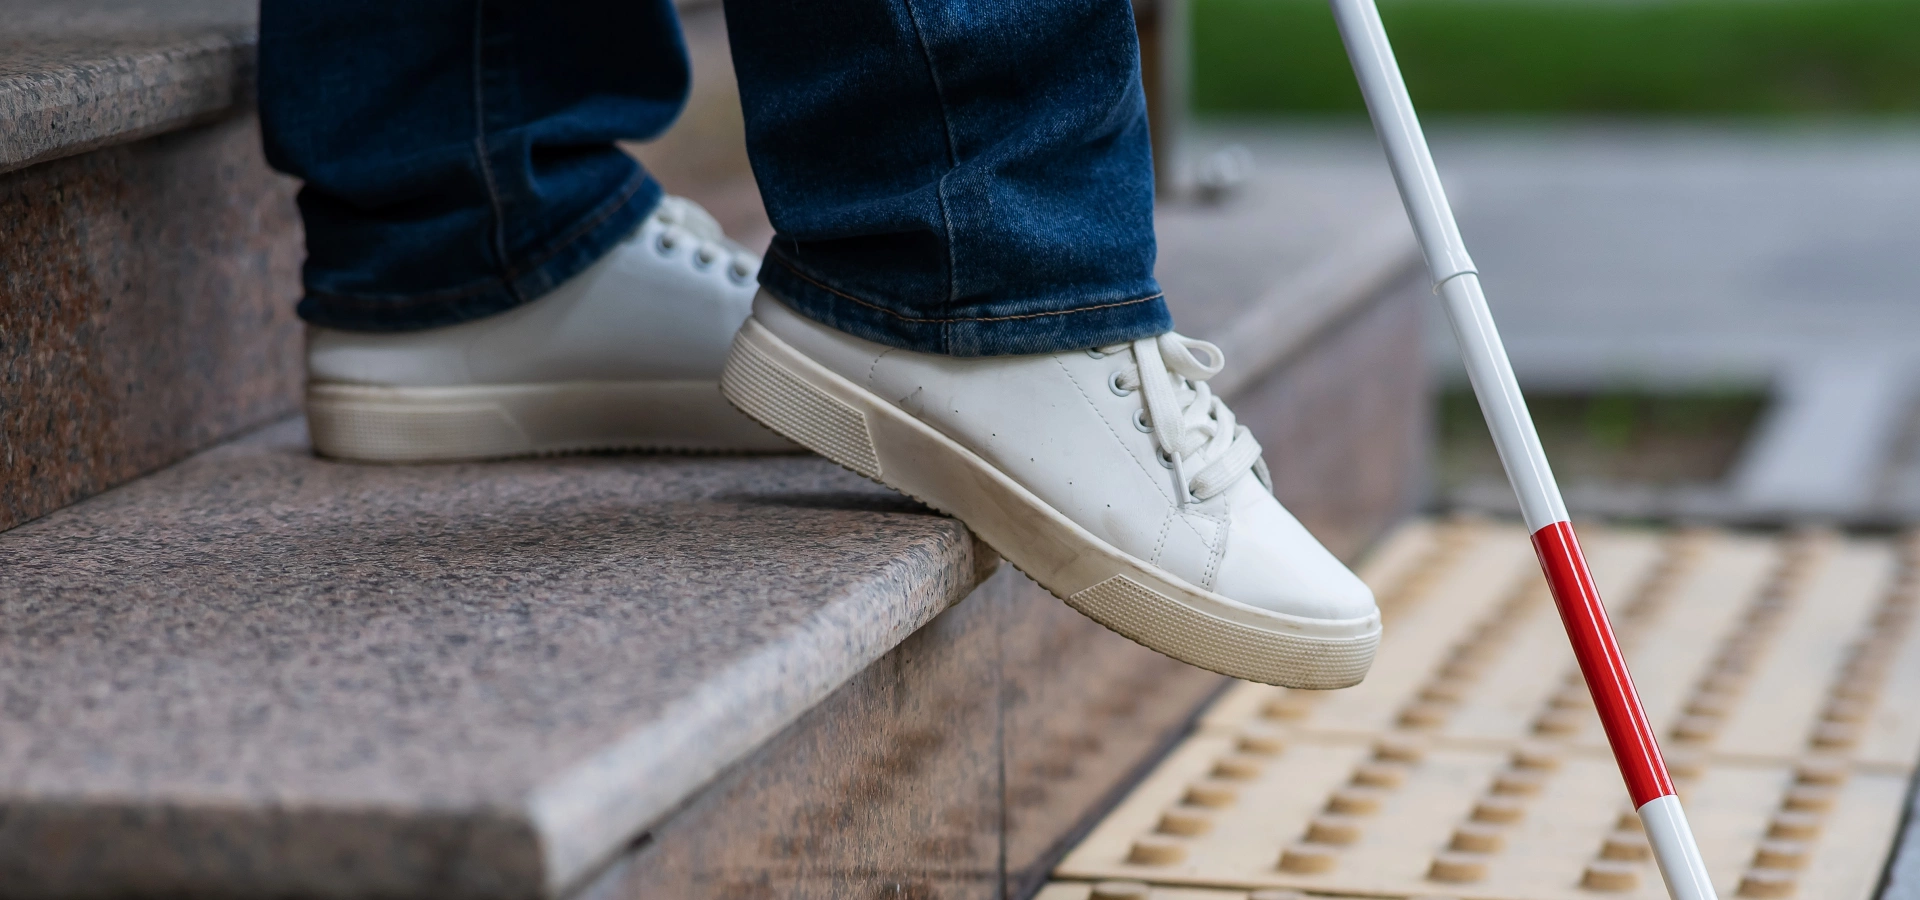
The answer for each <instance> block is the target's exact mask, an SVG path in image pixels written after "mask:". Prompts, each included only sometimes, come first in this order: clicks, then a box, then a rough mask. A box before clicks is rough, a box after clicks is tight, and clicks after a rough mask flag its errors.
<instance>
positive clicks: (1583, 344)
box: [1142, 0, 1920, 525]
mask: <svg viewBox="0 0 1920 900" xmlns="http://www.w3.org/2000/svg"><path fill="white" fill-rule="evenodd" d="M1380 7H1381V15H1382V17H1383V19H1384V20H1385V22H1386V25H1387V29H1388V31H1389V33H1390V35H1391V38H1392V40H1393V43H1394V48H1395V51H1396V53H1397V55H1398V57H1399V60H1400V64H1401V66H1402V68H1403V70H1404V72H1405V75H1406V79H1407V82H1408V84H1409V87H1410V90H1411V92H1412V95H1413V99H1414V102H1415V103H1416V104H1417V105H1418V107H1419V108H1420V110H1421V112H1422V116H1423V120H1424V122H1425V124H1426V127H1427V131H1428V136H1429V138H1430V140H1431V141H1432V144H1433V148H1434V154H1435V156H1436V158H1437V161H1438V164H1439V167H1440V171H1441V174H1442V176H1443V177H1444V178H1445V179H1446V181H1447V184H1448V187H1449V190H1450V192H1451V193H1452V195H1453V200H1454V205H1455V209H1456V211H1457V213H1458V215H1459V217H1460V221H1461V228H1462V231H1463V232H1464V234H1465V237H1466V239H1467V243H1468V246H1469V248H1470V249H1471V251H1472V252H1473V255H1474V258H1475V261H1476V262H1477V263H1478V265H1479V268H1480V271H1481V275H1482V278H1483V280H1484V283H1485V285H1486V288H1487V293H1488V296H1489V298H1490V302H1491V305H1492V307H1493V311H1494V315H1495V317H1496V320H1497V321H1498V322H1499V323H1500V325H1501V327H1502V331H1503V334H1504V337H1505V339H1506V342H1507V347H1508V350H1509V352H1510V353H1511V354H1512V356H1513V360H1514V364H1515V366H1516V369H1517V370H1518V373H1519V376H1520V380H1521V383H1522V385H1523V386H1524V387H1525V389H1526V390H1527V392H1528V396H1529V401H1530V403H1531V404H1532V406H1533V409H1534V413H1535V416H1536V418H1537V420H1538V422H1539V426H1540V429H1541V431H1542V438H1543V441H1544V443H1545V445H1546V448H1547V450H1548V452H1549V454H1550V456H1551V457H1552V459H1553V460H1554V462H1555V465H1556V468H1557V470H1558V473H1559V475H1560V478H1561V481H1562V484H1563V486H1564V487H1565V488H1566V490H1567V494H1568V500H1569V505H1570V506H1571V507H1572V509H1573V511H1574V512H1575V514H1576V515H1579V514H1587V515H1604V516H1610V517H1625V518H1660V519H1666V518H1679V519H1688V518H1714V519H1723V520H1731V521H1742V520H1750V521H1757V522H1764V521H1776V520H1789V519H1790V520H1795V521H1806V520H1809V519H1815V520H1832V521H1836V522H1844V523H1848V524H1866V525H1872V524H1883V523H1891V522H1896V521H1901V520H1907V519H1911V518H1913V517H1914V516H1915V515H1916V513H1920V417H1917V416H1916V413H1915V410H1916V404H1915V392H1914V390H1913V386H1914V381H1915V379H1914V375H1915V371H1914V363H1915V361H1916V359H1920V328H1917V327H1916V326H1920V304H1917V303H1916V302H1915V300H1916V285H1920V252H1916V250H1917V248H1916V247H1915V243H1916V235H1920V127H1917V126H1920V119H1917V118H1916V117H1915V114H1916V113H1917V112H1920V4H1915V3H1912V2H1909V0H1381V3H1380ZM1170 10H1173V7H1171V6H1168V5H1166V4H1161V5H1160V6H1159V7H1158V15H1159V19H1160V22H1161V25H1162V27H1163V29H1165V30H1166V31H1167V35H1166V36H1165V37H1167V38H1170V37H1171V35H1172V34H1173V32H1175V31H1177V30H1179V26H1181V25H1184V27H1185V29H1186V31H1187V38H1186V46H1187V47H1188V48H1189V50H1190V58H1189V66H1190V68H1189V69H1188V72H1189V75H1188V77H1189V78H1190V83H1189V84H1188V86H1187V87H1188V89H1187V91H1186V92H1185V96H1186V98H1187V99H1188V106H1187V108H1186V110H1185V111H1184V114H1183V115H1184V122H1185V124H1184V125H1183V126H1181V127H1180V131H1179V139H1180V141H1179V149H1178V153H1177V158H1178V159H1179V160H1181V165H1182V166H1183V167H1184V168H1183V172H1184V175H1185V177H1187V178H1188V179H1189V181H1190V182H1192V183H1190V184H1188V185H1187V186H1188V187H1189V188H1191V190H1189V192H1188V194H1187V195H1186V196H1188V197H1192V196H1195V195H1197V194H1209V193H1211V194H1212V195H1213V196H1214V198H1215V199H1216V200H1217V201H1218V202H1221V203H1225V204H1232V203H1235V202H1240V200H1241V198H1238V197H1236V196H1234V195H1233V193H1232V192H1231V191H1230V190H1228V191H1223V190H1221V189H1220V188H1219V187H1218V186H1217V185H1215V186H1213V187H1209V186H1208V184H1209V182H1210V181H1211V182H1219V181H1221V180H1222V179H1223V178H1224V180H1225V181H1228V182H1234V181H1235V179H1238V178H1243V177H1245V176H1244V174H1243V173H1239V172H1237V171H1236V166H1240V165H1245V166H1246V167H1247V168H1248V170H1249V171H1250V172H1254V173H1260V172H1266V171H1269V170H1276V169H1284V170H1289V171H1291V172H1293V173H1295V175H1296V176H1301V175H1304V174H1305V173H1318V174H1319V176H1320V177H1321V178H1322V179H1325V180H1340V179H1346V180H1347V181H1348V182H1351V183H1354V184H1356V185H1359V186H1357V187H1355V188H1353V189H1352V190H1351V196H1353V197H1354V198H1356V199H1354V201H1353V202H1355V203H1359V202H1361V200H1360V199H1358V198H1360V197H1363V196H1365V197H1367V198H1369V199H1371V197H1372V195H1371V194H1369V193H1368V192H1369V191H1384V192H1390V191H1391V185H1390V183H1388V182H1387V180H1386V179H1387V176H1386V170H1385V168H1384V161H1383V159H1382V158H1381V157H1380V154H1379V152H1378V150H1377V149H1376V148H1375V146H1374V140H1373V135H1372V132H1371V129H1370V127H1369V126H1368V124H1367V122H1366V120H1365V117H1364V110H1363V108H1362V106H1361V102H1360V97H1359V93H1358V91H1357V90H1356V88H1355V87H1354V81H1353V76H1352V72H1351V70H1350V69H1349V68H1348V65H1347V61H1346V57H1345V54H1344V51H1343V50H1342V48H1341V46H1340V42H1339V39H1338V35H1337V33H1336V32H1335V29H1334V24H1333V20H1332V17H1331V15H1330V13H1329V12H1328V9H1327V5H1326V4H1325V3H1324V2H1321V0H1190V2H1189V5H1188V6H1187V8H1186V9H1185V10H1184V11H1181V12H1178V13H1170V12H1169V11H1170ZM1154 16H1155V13H1154V12H1152V11H1149V12H1148V13H1147V14H1146V15H1143V17H1142V19H1143V22H1146V23H1148V25H1149V26H1151V25H1152V23H1153V21H1154ZM1179 16H1184V19H1185V21H1184V23H1182V22H1180V21H1179V18H1178V17H1179ZM1168 25H1172V26H1173V27H1171V28H1167V27H1166V26H1168ZM1152 77H1153V76H1152V74H1151V73H1150V74H1149V78H1150V80H1151V79H1152ZM1174 91H1177V86H1176V88H1175V89H1174V90H1173V91H1163V92H1162V93H1161V94H1160V95H1159V96H1158V97H1157V99H1158V100H1160V105H1161V106H1163V107H1165V106H1171V105H1172V104H1173V102H1174V101H1175V100H1176V99H1177V97H1176V94H1175V93H1174ZM1163 118H1173V117H1172V116H1165V117H1163ZM1223 151H1224V152H1223ZM1236 160H1238V161H1237V162H1236ZM1368 173H1375V177H1376V178H1377V181H1378V183H1377V184H1371V185H1368V184H1366V182H1367V179H1368V177H1369V176H1368ZM1176 202H1177V201H1176ZM1406 289H1407V290H1413V291H1422V292H1424V290H1425V285H1424V284H1423V283H1419V279H1417V278H1416V279H1413V281H1412V282H1410V283H1409V284H1408V285H1407V286H1406ZM1423 307H1424V308H1425V309H1426V310H1427V311H1428V313H1429V316H1428V323H1427V327H1426V340H1425V346H1426V350H1427V354H1428V357H1429V365H1430V367H1431V376H1432V384H1433V385H1434V397H1433V406H1432V428H1433V434H1434V438H1435V441H1434V443H1433V448H1434V450H1433V458H1432V460H1431V465H1430V467H1429V469H1428V479H1429V481H1428V483H1429V485H1430V491H1429V501H1428V502H1429V503H1430V504H1431V505H1432V506H1434V507H1437V508H1441V509H1479V510H1488V511H1510V510H1512V509H1513V508H1514V507H1513V502H1512V500H1511V496H1510V493H1509V491H1508V489H1507V487H1506V484H1505V481H1504V478H1503V476H1502V475H1501V473H1500V469H1499V463H1498V460H1497V459H1496V458H1495V456H1494V454H1493V451H1492V445H1491V443H1490V441H1489V440H1488V438H1487V435H1486V430H1485V428H1484V426H1483V425H1482V424H1481V422H1480V417H1479V413H1478V410H1477V408H1476V407H1475V406H1474V403H1473V400H1472V397H1471V394H1470V393H1469V392H1468V390H1467V387H1466V384H1465V379H1464V373H1463V371H1462V369H1461V367H1460V365H1459V361H1458V357H1457V355H1456V354H1455V352H1454V349H1453V341H1452V337H1451V335H1450V334H1448V333H1447V330H1446V326H1445V323H1444V322H1443V321H1441V319H1440V317H1439V316H1438V315H1437V313H1438V308H1437V306H1435V305H1434V304H1431V303H1425V304H1423Z"/></svg>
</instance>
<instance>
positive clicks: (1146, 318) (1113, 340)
mask: <svg viewBox="0 0 1920 900" xmlns="http://www.w3.org/2000/svg"><path fill="white" fill-rule="evenodd" d="M760 286H761V287H764V288H766V289H767V290H768V291H769V292H770V293H772V294H773V295H774V296H776V297H779V298H780V299H781V300H782V301H784V302H785V303H786V304H787V306H789V307H791V308H792V309H793V310H794V311H795V312H798V313H800V314H801V315H803V316H806V317H807V318H809V319H812V320H814V321H816V322H819V323H820V324H822V325H826V326H828V327H829V328H834V329H837V330H839V331H844V332H846V333H848V334H851V335H853V336H854V337H858V338H865V339H866V340H869V341H873V342H875V343H879V344H886V345H887V346H889V347H899V348H900V349H902V350H913V351H916V352H920V353H939V354H943V355H946V356H1023V355H1028V354H1035V353H1060V352H1063V351H1067V350H1085V349H1087V348H1089V347H1101V346H1105V345H1107V344H1118V343H1123V342H1126V341H1132V340H1138V339H1140V338H1144V337H1153V336H1154V335H1157V334H1164V333H1166V332H1168V331H1172V330H1173V316H1172V314H1170V313H1169V312H1168V311H1167V303H1166V299H1165V298H1164V297H1163V296H1161V295H1160V294H1159V293H1153V294H1149V295H1148V296H1144V297H1135V298H1124V297H1123V298H1122V299H1117V300H1116V299H1111V298H1112V296H1113V295H1112V294H1111V293H1109V294H1106V295H1104V296H1098V295H1095V296H1089V297H1084V298H1080V299H1079V300H1078V301H1076V300H1075V299H1073V298H1061V299H1060V300H1059V301H1058V303H1057V305H1058V307H1059V308H1057V309H1044V310H1039V311H1033V312H1022V313H1019V314H1013V315H1002V316H977V317H952V318H916V317H912V316H909V315H906V314H902V313H898V312H895V311H893V310H892V309H889V308H888V306H887V305H886V304H882V303H879V302H875V301H871V300H867V299H863V298H860V297H856V296H854V295H853V294H851V293H848V292H846V291H842V290H839V289H838V288H835V287H833V286H832V285H830V284H828V283H827V282H826V280H824V279H821V278H818V277H815V276H812V275H808V274H804V273H802V272H799V271H798V270H796V269H794V268H793V267H792V266H791V265H789V264H788V263H786V262H785V261H784V260H781V259H780V258H779V257H778V256H777V255H774V254H771V253H770V254H768V256H767V260H766V264H765V265H762V266H761V267H760Z"/></svg>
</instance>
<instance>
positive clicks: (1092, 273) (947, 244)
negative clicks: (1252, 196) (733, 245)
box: [727, 0, 1171, 356]
mask: <svg viewBox="0 0 1920 900" xmlns="http://www.w3.org/2000/svg"><path fill="white" fill-rule="evenodd" d="M727 29H728V33H729V36H730V38H731V40H732V43H733V48H734V53H733V61H734V69H735V71H736V72H738V73H739V80H740V89H741V98H742V105H743V107H744V110H745V113H746V124H747V146H748V149H749V150H750V152H751V154H752V159H753V166H754V172H755V174H756V175H757V176H758V178H759V182H760V188H761V195H762V196H763V197H764V198H765V200H766V205H767V212H768V216H769V218H770V219H771V220H772V222H773V225H774V228H775V229H776V230H777V231H778V236H777V237H776V239H775V240H774V243H773V246H772V247H771V248H769V250H768V253H767V264H766V267H765V268H764V269H763V270H762V272H761V283H762V284H763V285H765V286H766V287H767V288H768V289H769V290H772V291H773V292H774V293H775V294H777V295H779V296H780V297H781V298H782V299H784V300H786V301H787V302H788V303H790V304H791V305H792V306H793V307H794V308H795V309H797V310H799V311H800V312H802V313H803V314H805V315H807V316H808V317H810V318H813V319H815V320H817V321H820V322H824V323H826V324H829V325H832V326H834V327H835V328H838V329H841V330H843V331H846V332H848V333H850V334H854V335H858V336H860V337H863V338H867V339H869V340H874V341H878V342H881V343H884V344H888V345H890V346H896V347H902V348H907V349H912V350H920V351H927V352H934V353H943V354H950V355H956V356H993V355H1003V354H1016V353H1043V352H1049V351H1054V350H1063V349H1082V348H1085V347H1092V346H1097V345H1101V344H1110V343H1114V342H1117V341H1126V340H1132V339H1134V338H1140V337H1147V336H1150V335H1154V334H1158V333H1160V332H1163V331H1166V330H1168V329H1169V328H1170V327H1171V321H1170V319H1169V318H1168V315H1167V309H1166V305H1165V304H1164V303H1163V302H1162V301H1161V299H1160V288H1159V286H1158V285H1157V284H1156V283H1155V282H1154V278H1153V262H1154V240H1153V170H1152V165H1153V164H1152V155H1151V151H1150V148H1149V147H1148V142H1147V121H1146V101H1145V98H1144V95H1143V94H1142V92H1141V87H1140V67H1139V50H1138V42H1137V41H1136V39H1135V37H1134V30H1133V17H1132V12H1131V9H1130V8H1129V7H1128V5H1127V4H1126V3H1125V2H1124V0H1101V2H1087V0H1007V2H1000V3H951V2H924V0H915V2H903V0H891V2H880V0H863V2H809V3H791V2H785V0H728V2H727Z"/></svg>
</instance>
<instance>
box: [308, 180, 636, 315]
mask: <svg viewBox="0 0 1920 900" xmlns="http://www.w3.org/2000/svg"><path fill="white" fill-rule="evenodd" d="M646 183H647V175H646V173H645V172H639V173H636V174H635V175H634V177H633V178H631V179H629V180H628V181H627V184H626V186H625V187H624V188H622V189H621V191H620V192H619V193H618V194H615V195H614V196H613V198H612V199H610V200H608V201H607V202H606V203H603V204H601V205H600V208H599V209H596V210H594V211H593V214H592V215H589V216H588V217H586V218H585V219H582V220H580V222H579V223H578V224H576V225H574V226H573V227H572V228H570V229H568V230H567V233H566V234H564V235H562V236H561V237H560V238H559V239H557V240H555V241H554V242H553V244H552V245H550V246H548V247H547V248H546V249H545V250H542V251H541V252H540V255H539V256H535V257H532V258H530V259H528V260H527V262H526V263H525V264H524V265H519V266H511V267H508V268H507V269H506V274H505V277H504V280H505V281H506V283H507V284H508V285H509V292H510V293H511V294H512V296H513V297H514V299H515V300H516V301H518V302H520V303H524V302H526V301H525V300H524V299H521V298H520V296H519V292H518V291H514V290H512V288H511V285H513V284H514V283H515V282H517V281H518V280H519V279H520V277H521V276H523V275H526V274H527V273H529V272H532V271H534V270H536V269H539V268H540V267H541V266H543V265H546V264H547V262H549V261H550V260H552V259H553V258H554V257H555V256H558V255H560V254H561V253H562V252H565V251H566V249H567V248H568V247H571V246H572V245H573V244H575V243H577V242H578V241H580V240H582V239H583V238H585V237H586V236H587V235H588V234H590V233H592V231H593V229H595V228H598V227H600V224H601V223H602V222H605V221H606V220H607V219H609V218H612V217H613V214H614V213H616V212H619V211H620V207H622V206H625V205H626V204H627V202H628V201H630V200H632V199H633V195H635V194H637V193H639V192H640V188H641V187H643V186H645V185H646ZM501 281H502V279H500V278H493V277H488V278H485V279H482V280H480V281H476V282H474V283H472V284H471V285H468V286H465V287H457V288H447V289H444V290H439V291H432V292H429V293H424V294H342V293H338V292H334V291H326V290H315V289H313V288H308V289H307V295H308V296H310V297H324V298H326V299H327V300H328V301H329V302H337V303H343V304H358V305H364V306H388V305H392V304H399V303H436V302H440V301H444V300H460V299H464V298H467V297H475V296H479V295H481V294H484V293H486V292H488V291H490V290H493V289H494V288H496V287H499V286H500V282H501Z"/></svg>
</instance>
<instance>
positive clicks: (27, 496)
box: [0, 0, 301, 529]
mask: <svg viewBox="0 0 1920 900" xmlns="http://www.w3.org/2000/svg"><path fill="white" fill-rule="evenodd" d="M255 6H256V4H254V3H252V2H250V0H178V2H168V3H158V2H139V0H0V222H5V223H6V226H5V230H4V232H0V529H3V528H7V527H10V526H12V525H15V524H18V523H20V522H24V521H28V520H30V519H33V518H34V517H36V516H40V515H44V514H45V513H47V512H49V511H52V510H54V509H58V508H60V507H62V506H65V505H66V504H69V503H72V502H74V501H76V500H79V499H81V498H83V497H87V496H89V495H92V494H94V493H97V492H99V491H101V490H104V489H106V488H108V487H112V486H113V485H116V484H120V483H122V482H124V481H126V480H128V479H130V478H133V477H136V476H138V475H140V474H142V473H146V472H151V471H153V470H155V469H158V468H160V467H162V466H165V465H167V464H169V463H172V462H174V461H176V460H179V459H181V458H182V457H184V456H186V455H187V454H189V453H192V452H194V451H196V450H199V449H202V448H205V447H208V446H211V445H213V444H215V443H217V442H219V441H221V440H223V439H226V438H228V437H231V436H233V435H235V434H238V433H240V432H241V431H244V430H246V429H249V428H254V427H257V426H259V425H261V424H263V423H265V422H268V421H271V420H273V419H275V418H278V417H280V416H284V415H286V414H287V413H289V412H291V411H293V410H294V409H295V408H296V404H297V402H298V397H299V388H300V379H301V373H300V370H299V368H298V360H299V356H298V353H299V342H300V330H299V323H298V322H297V321H296V320H295V319H294V316H293V311H292V304H293V301H294V300H296V299H297V283H298V275H299V266H300V259H301V248H300V225H299V220H298V216H297V215H296V214H295V212H294V206H293V183H292V181H291V180H289V179H286V178H282V177H280V176H278V175H275V174H274V173H273V172H271V171H270V170H269V169H268V168H267V166H266V163H265V162H264V160H262V159H261V154H260V140H259V134H258V128H257V126H256V123H255V118H254V115H253V112H252V109H251V104H250V103H249V102H248V97H249V96H250V94H251V91H252V87H251V84H252V71H253V48H254V30H255V29H254V24H253V23H254V15H255Z"/></svg>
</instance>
